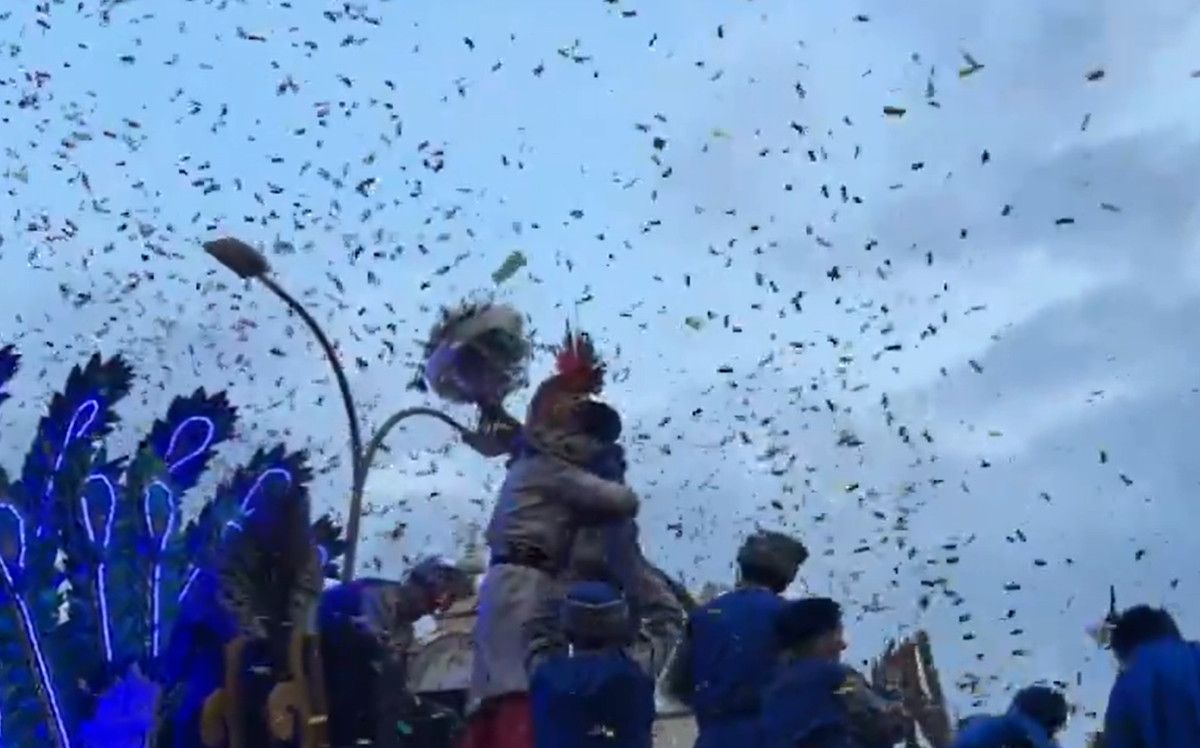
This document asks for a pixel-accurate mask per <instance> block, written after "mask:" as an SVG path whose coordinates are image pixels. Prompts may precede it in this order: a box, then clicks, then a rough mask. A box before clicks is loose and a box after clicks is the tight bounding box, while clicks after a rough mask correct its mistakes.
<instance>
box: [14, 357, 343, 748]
mask: <svg viewBox="0 0 1200 748" xmlns="http://www.w3.org/2000/svg"><path fill="white" fill-rule="evenodd" d="M19 360H20V359H19V356H18V355H17V353H16V351H15V350H14V349H13V348H12V347H11V346H8V347H3V348H0V404H2V403H3V402H4V401H5V400H6V399H7V398H8V395H7V394H6V393H5V392H3V387H4V385H5V384H6V383H7V382H8V381H9V380H10V379H11V378H12V376H13V375H14V374H15V373H16V371H17V368H18V364H19ZM131 380H132V372H131V370H130V368H129V367H128V366H127V365H126V364H125V362H124V361H123V360H122V359H121V358H120V357H114V358H111V359H107V360H105V359H102V358H101V357H99V356H94V357H93V358H92V359H91V360H89V361H88V363H87V364H86V365H85V366H83V367H75V368H74V369H73V370H72V371H71V373H70V376H69V378H68V380H67V384H66V386H65V387H64V389H63V391H62V392H61V393H59V394H56V395H55V396H54V397H53V399H52V400H51V403H50V408H49V410H48V412H47V414H46V416H45V417H44V418H43V419H42V420H41V422H40V423H39V426H38V436H37V439H36V440H35V442H34V445H33V448H32V449H31V450H30V452H29V454H28V455H27V457H26V460H25V464H24V469H23V470H22V473H21V477H20V479H19V480H18V481H16V482H15V483H10V482H9V481H8V480H7V477H6V476H5V474H4V472H3V470H0V663H3V667H0V746H4V748H23V747H24V746H37V747H38V748H42V746H50V747H52V748H100V747H102V746H103V747H104V748H122V747H123V746H130V747H131V748H133V747H134V746H137V747H138V748H140V746H142V745H144V743H145V740H146V736H147V735H148V734H149V733H150V731H151V728H152V723H153V721H154V707H155V704H156V703H158V702H159V692H160V690H161V688H162V687H163V686H164V685H167V684H168V683H169V682H170V681H171V675H170V673H168V671H169V670H170V669H171V668H170V667H169V664H170V663H168V659H169V658H168V652H167V644H168V642H169V641H170V642H171V643H172V644H175V643H176V642H175V640H176V639H180V640H182V641H183V642H184V644H185V645H186V641H187V638H188V637H187V636H182V637H177V636H174V635H173V634H174V633H179V632H177V631H175V629H177V628H187V625H182V626H177V625H176V624H177V623H180V622H181V621H180V619H181V609H182V608H183V601H184V600H185V595H187V594H188V590H189V589H190V588H192V587H193V586H199V587H209V588H211V589H215V587H216V586H217V585H215V584H211V583H212V582H215V577H216V574H215V572H216V570H217V569H218V568H219V567H222V564H221V563H219V561H221V556H222V553H221V551H220V550H219V548H220V547H221V546H222V545H224V547H225V548H229V547H230V546H229V545H228V544H226V543H224V540H225V538H227V537H228V536H229V534H230V533H234V534H236V533H237V532H238V529H239V528H242V527H246V526H248V525H250V524H253V525H254V526H255V527H257V528H259V531H262V530H268V531H269V530H270V528H272V527H275V528H282V527H290V526H293V525H294V524H295V523H294V522H281V521H280V520H281V518H275V519H273V520H272V521H270V522H267V523H266V524H265V525H264V524H262V520H265V519H267V518H268V517H267V516H266V514H269V513H271V512H273V511H275V510H276V509H279V508H286V507H289V506H290V507H292V509H295V510H297V511H300V510H301V509H302V511H301V514H296V515H295V516H294V517H293V519H299V518H300V517H301V515H302V517H303V521H304V522H307V492H306V490H305V484H306V483H307V482H308V481H309V479H310V478H311V474H310V472H309V470H308V468H307V466H306V464H305V461H304V457H303V455H302V454H288V453H286V452H285V450H284V449H283V448H282V447H277V448H275V449H272V450H269V451H266V450H259V451H258V452H257V453H256V454H255V455H254V457H253V458H252V459H251V460H250V463H249V464H248V465H247V466H246V467H244V468H242V469H240V470H238V471H237V472H236V473H235V474H234V475H233V477H232V478H231V479H230V480H228V481H227V482H225V483H224V484H223V485H222V486H221V487H220V488H219V489H218V490H217V492H216V494H215V495H214V496H213V497H212V498H211V500H210V501H208V502H207V503H206V504H205V505H204V507H203V508H202V509H201V511H200V513H199V515H198V516H197V517H196V518H195V519H194V520H193V521H191V522H190V523H187V524H186V527H185V522H184V518H183V513H182V500H183V498H184V495H185V494H186V492H188V491H189V490H190V489H192V488H194V487H195V486H196V485H197V483H198V482H199V480H200V478H201V476H202V474H203V472H204V470H205V469H206V468H207V467H208V464H209V462H210V461H211V458H212V456H213V451H214V448H215V447H216V446H217V445H219V444H220V443H221V442H223V441H226V440H228V439H229V438H230V437H231V436H232V434H233V430H234V424H235V421H236V412H235V410H234V408H233V407H232V406H231V405H230V404H229V402H228V401H227V399H226V398H225V395H224V394H223V393H216V394H211V395H210V394H208V393H206V392H205V391H204V390H197V391H196V392H195V393H193V394H192V395H190V396H187V397H180V398H176V399H175V400H174V401H172V403H171V405H170V407H169V408H168V411H167V414H166V415H165V416H164V417H163V418H161V419H159V420H158V421H156V422H155V423H154V425H153V426H152V427H151V429H150V433H149V434H148V435H147V437H146V438H145V439H144V440H143V441H142V442H141V444H140V446H139V448H138V451H137V452H136V453H135V454H134V455H133V456H132V458H130V459H125V458H118V459H110V457H109V455H108V454H107V452H106V450H105V449H104V447H103V443H102V442H103V438H104V437H105V436H106V435H107V434H108V433H109V432H110V431H111V430H112V428H113V427H114V426H115V424H116V423H117V416H116V414H115V413H114V412H113V406H114V405H115V404H116V403H117V402H118V401H119V400H120V399H121V398H123V397H124V396H125V395H126V394H127V393H128V392H129V386H130V383H131ZM280 496H282V497H292V498H293V499H296V498H297V497H299V498H300V499H302V501H301V503H300V504H295V502H294V501H291V502H289V501H284V502H283V503H282V504H280V503H278V502H277V501H275V500H274V499H275V497H280ZM260 504H261V505H262V507H263V509H264V510H265V512H264V515H263V516H256V512H257V511H258V509H257V507H258V506H259V505H260ZM310 529H311V533H300V535H302V536H304V537H305V543H308V544H310V545H308V547H309V548H310V551H311V548H312V545H311V544H312V543H315V545H316V547H317V558H316V561H319V562H320V565H321V566H322V567H324V571H325V573H326V574H332V575H335V576H336V572H337V564H336V560H337V558H338V557H339V556H340V555H341V553H342V551H343V549H344V547H345V541H344V540H343V539H342V537H341V530H340V528H338V527H337V526H336V525H335V524H334V523H333V522H332V521H331V520H330V519H329V518H328V517H322V518H320V519H318V520H317V521H316V522H315V523H313V524H312V525H311V528H310ZM279 540H284V539H283V538H279ZM256 542H257V541H256ZM226 561H227V559H226ZM60 562H61V563H60ZM224 568H225V569H226V570H228V568H229V567H228V565H227V564H225V565H224ZM314 568H315V565H314ZM198 579H206V581H208V582H209V583H210V584H199V585H195V584H194V583H195V582H196V581H197V580H198ZM248 581H249V580H248ZM64 583H65V584H64ZM221 586H222V587H226V588H227V587H229V584H228V583H226V584H223V585H221ZM309 586H311V584H310V585H309ZM260 592H262V593H263V595H265V594H266V593H265V591H262V590H261V589H260ZM256 596H257V593H256ZM193 597H196V596H195V595H193ZM205 597H206V595H203V594H201V595H199V596H198V598H197V599H203V598H205ZM64 602H65V603H66V606H65V608H64V606H63V603H64ZM189 602H191V601H189ZM210 602H215V600H212V599H211V598H210ZM243 602H248V603H250V605H251V607H253V606H255V605H261V604H262V601H258V602H256V601H255V600H243ZM188 607H191V608H192V612H193V614H195V613H197V612H199V613H200V614H201V615H209V614H211V612H212V609H211V608H210V609H209V610H208V611H207V612H203V611H202V610H201V609H202V608H203V606H195V605H189V606H188ZM214 607H221V606H214ZM64 612H65V613H66V615H65V616H64V615H63V613H64ZM184 623H185V624H186V622H184ZM229 623H230V624H232V625H235V624H233V622H232V620H230V621H229ZM177 672H178V671H177Z"/></svg>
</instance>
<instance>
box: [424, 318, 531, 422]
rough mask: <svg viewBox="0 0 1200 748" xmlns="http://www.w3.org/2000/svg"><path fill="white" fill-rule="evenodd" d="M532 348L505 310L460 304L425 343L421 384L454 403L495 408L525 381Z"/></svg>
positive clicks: (520, 322)
mask: <svg viewBox="0 0 1200 748" xmlns="http://www.w3.org/2000/svg"><path fill="white" fill-rule="evenodd" d="M531 351H532V346H531V345H530V343H529V340H528V338H527V337H526V335H525V329H524V320H523V319H522V317H521V315H520V313H519V312H517V311H516V310H515V309H513V308H512V307H510V306H507V305H504V304H496V303H494V302H492V301H486V300H485V301H464V302H463V303H461V304H459V305H458V306H457V307H446V308H443V309H442V310H441V314H440V316H439V319H438V321H437V323H435V324H434V326H433V329H432V330H430V332H429V339H428V341H427V342H426V343H425V356H424V360H425V364H424V380H425V382H426V383H427V384H428V386H429V388H430V389H431V390H433V392H434V393H435V394H437V395H438V396H439V397H441V398H444V399H446V400H449V401H450V402H454V403H467V404H475V405H481V406H483V405H499V404H500V403H501V402H503V401H504V399H505V398H506V397H508V396H509V395H511V394H512V393H514V392H516V391H517V390H519V389H521V388H522V387H524V386H525V385H527V384H528V383H529V371H528V369H529V357H530V354H531Z"/></svg>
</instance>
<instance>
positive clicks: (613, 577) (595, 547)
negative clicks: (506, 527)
mask: <svg viewBox="0 0 1200 748" xmlns="http://www.w3.org/2000/svg"><path fill="white" fill-rule="evenodd" d="M592 433H593V434H594V435H595V436H596V438H597V439H599V440H601V441H603V442H605V443H606V444H608V445H609V446H608V448H606V449H604V450H602V451H601V452H600V454H599V455H598V456H597V458H596V459H595V460H593V461H592V463H591V464H589V465H588V469H589V470H591V471H592V472H593V473H594V474H596V475H597V476H599V477H601V478H604V479H605V480H612V481H617V482H620V483H622V484H623V483H625V473H626V467H627V463H626V460H625V451H624V449H623V448H622V447H621V445H620V444H619V443H617V439H618V438H619V437H620V420H619V415H618V414H617V413H616V411H613V413H612V417H611V418H605V419H600V420H598V422H596V423H594V424H593V429H592ZM639 534H640V533H639V530H638V525H637V521H636V520H635V519H633V518H629V519H623V520H617V521H614V522H609V523H607V524H605V525H587V526H583V527H580V528H579V529H578V530H577V531H576V533H575V537H574V541H573V543H572V545H571V552H570V561H569V563H568V564H567V568H566V570H565V571H564V573H563V575H562V577H561V579H560V588H561V589H562V590H564V592H565V590H566V589H567V587H569V586H570V585H571V584H572V583H574V582H577V581H583V580H604V581H606V582H608V583H610V584H612V585H613V586H615V587H616V588H617V589H618V590H619V591H620V592H621V594H622V595H623V596H624V599H625V602H626V604H627V606H628V607H629V610H630V615H629V616H628V620H629V624H630V636H631V637H636V638H637V639H638V640H639V641H641V642H642V643H643V644H644V645H645V646H647V647H650V648H651V649H652V650H653V653H654V654H653V656H652V657H651V660H650V662H651V668H652V669H651V674H652V675H653V676H654V677H656V678H657V677H658V675H659V674H660V673H661V671H662V669H663V668H664V667H665V666H666V663H667V658H668V656H669V655H670V653H671V650H672V649H674V647H675V645H676V643H677V642H678V640H679V636H680V634H681V632H682V631H683V625H684V620H685V611H684V606H683V600H681V596H680V594H679V590H678V588H677V587H676V586H674V585H673V584H672V582H671V579H670V577H668V576H667V575H666V573H665V572H663V571H662V570H661V569H659V568H658V567H656V566H654V565H653V564H651V563H650V562H649V560H647V559H646V557H645V554H643V553H642V548H641V543H640V540H639ZM561 602H562V601H561V598H550V599H547V600H545V601H544V602H543V605H542V608H541V612H539V614H538V615H537V618H536V619H535V620H534V621H532V622H531V623H530V630H531V635H530V639H531V642H533V644H532V647H533V649H531V652H530V657H531V658H532V657H535V656H537V654H538V647H548V648H551V649H554V648H556V647H560V646H564V645H565V640H564V635H565V634H564V632H563V631H562V630H561V626H560V625H559V622H560V618H561V616H560V603H561Z"/></svg>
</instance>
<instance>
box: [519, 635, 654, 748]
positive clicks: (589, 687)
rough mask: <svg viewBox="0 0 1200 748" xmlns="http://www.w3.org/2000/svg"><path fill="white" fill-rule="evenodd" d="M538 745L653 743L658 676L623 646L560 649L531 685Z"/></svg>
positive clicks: (628, 746)
mask: <svg viewBox="0 0 1200 748" xmlns="http://www.w3.org/2000/svg"><path fill="white" fill-rule="evenodd" d="M529 698H530V706H531V709H532V712H533V736H534V748H651V745H652V743H653V729H654V716H655V712H656V708H655V703H654V679H653V678H651V677H650V676H649V675H648V674H647V673H646V672H645V671H644V670H642V669H641V668H640V667H639V666H638V665H637V663H635V662H634V661H633V660H631V659H630V658H629V657H628V656H627V655H626V654H625V653H624V651H622V650H620V649H615V648H614V649H606V650H601V651H597V652H576V653H575V654H565V653H564V654H558V655H554V656H551V657H550V658H549V659H547V660H545V661H544V662H542V664H541V665H539V666H538V667H537V669H536V670H535V671H534V673H533V678H532V680H531V681H530V686H529Z"/></svg>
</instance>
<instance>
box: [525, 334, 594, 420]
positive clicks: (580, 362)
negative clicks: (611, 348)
mask: <svg viewBox="0 0 1200 748" xmlns="http://www.w3.org/2000/svg"><path fill="white" fill-rule="evenodd" d="M605 368H606V367H605V364H604V362H603V361H602V360H601V358H600V355H599V354H598V353H597V352H596V346H595V344H593V343H592V338H591V336H590V335H588V334H587V333H585V332H573V331H572V330H571V326H570V325H569V324H568V325H567V330H566V334H565V335H564V336H563V342H562V345H561V346H559V348H558V349H557V350H556V351H555V355H554V369H555V372H554V374H553V375H551V376H550V377H549V378H548V379H546V380H545V381H543V382H542V383H541V384H540V385H538V388H537V392H535V393H534V395H533V400H531V401H530V403H529V413H528V416H527V417H526V421H525V423H526V426H527V427H535V426H546V427H551V428H553V427H557V426H564V425H566V424H567V423H568V422H570V421H572V419H576V420H577V417H578V415H579V414H578V412H577V409H578V406H580V405H581V404H583V403H584V402H587V401H589V400H591V398H592V397H593V396H595V395H599V394H600V392H601V391H603V389H604V373H605ZM575 425H580V424H575Z"/></svg>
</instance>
